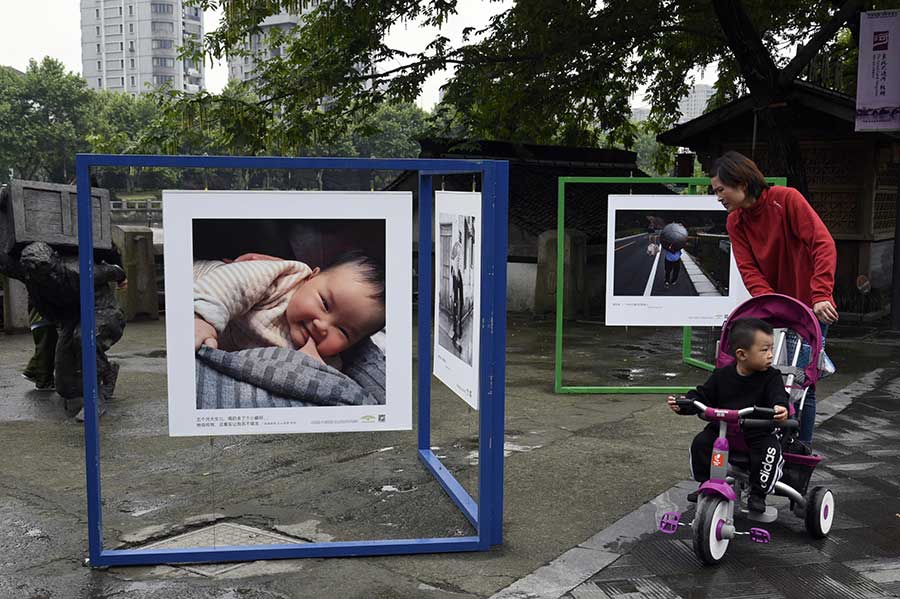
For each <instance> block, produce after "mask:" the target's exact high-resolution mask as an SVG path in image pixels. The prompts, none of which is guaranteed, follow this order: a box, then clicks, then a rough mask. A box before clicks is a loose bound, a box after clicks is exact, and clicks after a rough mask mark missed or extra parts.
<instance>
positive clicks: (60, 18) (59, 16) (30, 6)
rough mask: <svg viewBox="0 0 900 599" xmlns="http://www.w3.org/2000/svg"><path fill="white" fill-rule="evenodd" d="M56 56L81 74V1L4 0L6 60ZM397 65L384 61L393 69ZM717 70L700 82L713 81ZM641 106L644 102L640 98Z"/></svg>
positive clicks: (481, 19)
mask: <svg viewBox="0 0 900 599" xmlns="http://www.w3.org/2000/svg"><path fill="white" fill-rule="evenodd" d="M511 4H512V1H511V0H503V1H502V2H486V1H484V0H459V4H458V8H459V12H458V14H457V15H456V16H454V17H452V18H451V19H450V21H449V22H448V23H447V24H445V26H444V28H443V29H442V31H441V33H442V34H443V35H445V36H447V37H448V38H450V40H451V41H452V42H453V43H458V42H459V41H460V40H461V37H462V30H463V28H464V27H476V28H480V27H483V26H484V25H485V24H487V22H488V19H489V18H490V17H491V16H492V15H495V14H497V13H499V12H501V11H503V10H505V9H506V8H507V7H508V6H510V5H511ZM204 24H205V27H206V30H207V31H210V30H211V29H213V28H215V27H216V25H217V24H218V15H217V14H212V13H208V14H206V15H205V17H204ZM436 32H437V30H436V29H433V28H429V29H425V28H421V27H419V26H418V25H417V24H415V23H407V24H402V23H401V24H399V25H397V26H395V27H394V28H393V29H392V31H391V33H390V34H389V37H388V40H387V43H388V45H389V46H391V47H394V48H399V49H402V50H406V51H408V52H414V51H418V50H422V49H424V47H425V46H426V45H427V44H428V43H429V42H431V41H432V40H433V39H434V37H435V34H436ZM44 56H52V57H54V58H56V59H58V60H61V61H62V62H63V63H64V64H65V65H66V66H67V67H68V68H69V69H70V70H72V71H74V72H76V73H79V74H80V73H81V13H80V10H79V0H3V12H2V18H0V64H2V65H7V66H11V67H15V68H17V69H19V70H21V71H24V70H25V69H26V67H27V66H28V60H29V59H30V58H34V59H37V60H40V59H41V58H43V57H44ZM392 66H396V65H387V64H386V65H384V68H385V69H387V68H391V67H392ZM711 75H712V72H711V71H708V72H707V73H706V77H704V78H702V79H701V78H700V77H698V81H700V80H702V81H703V82H709V79H710V78H711ZM448 77H449V73H448V72H443V73H439V74H435V75H434V76H432V77H431V78H430V79H429V80H428V81H427V82H426V83H425V86H424V87H423V90H422V94H421V96H420V97H419V100H418V103H419V105H420V106H421V107H422V108H424V109H426V110H431V108H432V107H433V106H434V104H436V103H437V101H438V88H439V87H440V86H441V85H442V84H443V83H445V82H446V80H447V78H448ZM227 78H228V73H227V69H226V67H225V65H224V64H214V65H211V66H210V65H207V73H206V86H207V88H208V89H209V90H211V91H214V92H217V91H220V90H221V89H222V88H223V87H224V86H225V83H226V81H227ZM635 103H636V104H643V102H641V101H640V100H639V99H637V98H636V99H635Z"/></svg>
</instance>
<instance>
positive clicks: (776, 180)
mask: <svg viewBox="0 0 900 599" xmlns="http://www.w3.org/2000/svg"><path fill="white" fill-rule="evenodd" d="M766 182H767V183H770V184H773V185H786V184H787V179H786V178H785V177H766ZM568 183H599V184H607V185H611V184H619V185H622V184H625V185H634V184H642V185H646V184H648V183H656V184H676V185H687V186H688V190H689V192H690V193H691V194H693V195H701V191H700V190H701V189H703V188H705V187H708V186H709V179H708V178H707V177H559V179H558V189H559V195H558V199H557V225H556V360H555V362H556V364H555V366H556V368H555V373H554V381H553V391H554V393H573V394H577V393H582V394H584V393H590V394H596V395H614V394H623V393H687V392H688V391H690V390H691V389H693V387H639V386H632V387H621V386H620V387H616V386H608V387H604V386H601V387H596V386H585V387H572V386H565V385H563V384H562V355H563V346H562V342H563V285H564V279H565V256H564V252H565V237H566V233H565V229H566V219H565V216H566V184H568ZM674 197H677V196H674ZM691 350H692V345H691V327H682V336H681V360H682V362H683V363H685V364H688V365H690V366H695V367H697V368H702V369H704V370H712V369H713V368H714V366H713V365H712V364H710V363H708V362H704V361H703V360H698V359H696V358H692V357H691Z"/></svg>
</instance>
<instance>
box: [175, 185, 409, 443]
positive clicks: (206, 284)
mask: <svg viewBox="0 0 900 599" xmlns="http://www.w3.org/2000/svg"><path fill="white" fill-rule="evenodd" d="M363 195H364V194H361V193H355V194H354V193H349V194H347V193H325V192H304V193H299V192H297V193H290V192H230V193H218V192H216V193H208V192H207V193H203V192H181V193H178V192H167V193H166V194H164V197H163V202H164V218H165V219H166V222H165V230H166V234H167V243H166V254H167V258H168V259H167V260H166V281H167V285H166V305H167V315H168V319H167V321H168V322H167V324H168V325H169V326H170V329H171V332H170V336H169V338H168V342H167V345H168V347H169V355H170V359H169V361H168V364H169V381H170V387H169V395H170V397H169V399H170V402H169V408H170V410H169V412H170V423H169V425H170V426H169V428H170V433H171V434H173V435H198V434H203V435H208V434H213V435H215V434H220V435H225V434H253V433H272V432H315V431H349V430H378V429H406V428H409V427H410V425H411V421H410V415H411V405H410V404H411V395H410V391H409V389H407V390H406V391H405V392H404V391H403V389H402V388H400V385H401V384H402V382H401V381H402V380H403V379H402V378H400V376H397V375H401V374H402V371H403V370H407V371H408V368H409V364H410V360H411V355H410V340H411V326H410V324H409V319H408V318H406V319H405V318H404V315H410V314H411V294H406V295H404V294H403V289H404V288H407V289H409V288H410V287H411V277H410V276H409V273H410V272H411V251H410V248H411V246H410V245H409V244H408V243H407V244H404V243H403V241H404V234H403V233H402V232H401V229H402V230H403V231H406V233H405V239H406V240H407V241H409V240H410V237H411V233H410V228H409V227H408V226H406V225H405V224H404V222H403V221H405V223H407V224H408V223H409V219H410V218H411V214H405V212H409V206H410V204H409V202H408V201H407V200H408V199H409V196H408V194H403V193H393V194H383V193H382V194H365V195H372V196H376V197H372V198H364V197H360V196H363ZM323 196H327V197H323ZM251 206H252V211H253V216H249V215H248V214H247V210H248V207H251ZM329 212H330V214H328V213H329ZM182 233H185V234H186V235H184V236H182V235H181V234H182ZM392 233H396V234H398V236H396V237H393V238H392V236H391V235H392ZM389 240H390V241H389ZM170 246H171V247H172V250H171V252H170V251H169V248H170ZM401 248H402V249H401ZM184 249H187V251H183V250H184ZM392 252H393V254H392ZM404 263H406V264H407V265H408V268H407V269H405V270H404V269H403V264H404ZM191 357H192V358H193V359H191ZM191 366H192V367H191ZM406 386H407V387H408V386H409V382H408V379H407V382H406ZM404 395H405V396H406V397H405V399H404Z"/></svg>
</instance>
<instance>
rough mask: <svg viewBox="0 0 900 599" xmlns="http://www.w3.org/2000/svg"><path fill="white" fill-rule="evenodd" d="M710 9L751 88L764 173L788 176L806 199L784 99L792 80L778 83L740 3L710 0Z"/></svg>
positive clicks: (802, 170) (803, 173)
mask: <svg viewBox="0 0 900 599" xmlns="http://www.w3.org/2000/svg"><path fill="white" fill-rule="evenodd" d="M713 8H714V9H715V12H716V16H717V17H718V19H719V24H720V25H721V27H722V32H723V33H724V34H725V38H726V40H727V41H728V46H729V48H730V49H731V51H732V53H733V54H734V56H735V59H737V62H738V65H739V66H740V69H741V74H742V75H743V78H744V81H745V82H746V84H747V87H748V88H749V90H750V97H751V98H752V100H753V105H754V107H755V110H756V111H757V116H758V118H759V122H760V124H761V125H762V129H763V131H764V135H765V139H766V142H767V144H768V149H769V159H768V165H767V168H766V171H767V172H766V174H767V175H769V176H785V177H787V178H788V184H789V185H791V186H792V187H795V188H796V189H797V190H798V191H800V193H802V194H803V195H804V196H805V197H807V198H809V189H808V187H807V184H806V169H805V168H804V165H803V160H802V157H801V154H800V144H799V143H798V141H797V137H796V135H794V129H793V121H794V119H793V115H792V112H793V111H792V110H791V107H790V105H789V104H788V101H787V98H788V92H789V91H790V88H791V85H792V82H789V83H787V85H784V84H781V83H780V82H779V77H778V75H779V72H778V67H776V66H775V63H774V61H773V60H772V57H771V56H770V55H769V52H768V50H766V48H765V46H763V43H762V38H761V37H760V35H759V33H758V32H757V31H756V28H755V27H754V26H753V23H752V22H751V21H750V17H749V16H748V15H747V13H746V11H745V10H744V7H743V5H742V4H741V2H738V1H735V0H713Z"/></svg>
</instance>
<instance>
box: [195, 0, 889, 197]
mask: <svg viewBox="0 0 900 599" xmlns="http://www.w3.org/2000/svg"><path fill="white" fill-rule="evenodd" d="M194 3H195V4H196V5H199V6H201V7H203V8H205V9H208V8H218V7H221V8H223V9H224V11H223V19H222V22H221V26H220V27H219V28H218V29H217V30H215V31H213V32H211V33H209V34H207V36H206V37H205V39H204V40H203V41H202V44H200V45H199V46H197V47H194V48H189V49H187V53H188V54H195V55H198V56H199V55H202V54H206V55H208V56H211V57H215V58H221V57H223V56H225V55H226V54H228V53H240V52H241V51H242V49H241V48H243V42H244V40H245V39H247V37H248V36H249V35H253V34H258V33H260V32H261V29H260V23H261V22H262V21H263V20H264V19H265V18H267V17H268V16H270V15H273V14H276V13H278V12H279V11H288V12H294V13H299V12H300V11H301V9H303V8H304V7H309V5H310V3H309V2H307V1H306V0H194ZM896 6H898V0H870V1H866V0H831V1H824V0H823V1H818V2H811V1H810V0H758V1H754V2H749V1H747V0H705V1H704V0H671V1H670V0H665V1H664V0H608V1H606V2H599V3H598V2H595V1H594V0H572V1H566V2H559V1H557V0H518V1H516V2H515V3H514V4H513V5H512V6H511V7H510V8H509V9H507V10H505V11H504V12H502V13H500V14H499V15H497V16H495V17H493V18H492V19H491V20H490V22H489V23H488V24H487V26H486V27H485V28H484V29H483V30H481V31H474V30H472V29H469V30H467V31H466V32H465V38H464V41H463V43H462V44H460V45H457V46H453V45H451V43H450V41H449V40H448V39H447V38H446V37H443V36H439V37H437V38H436V39H435V40H434V41H433V42H431V43H430V44H429V45H428V46H427V47H426V48H425V50H423V51H422V52H417V53H409V52H404V51H402V50H400V49H397V48H392V47H390V46H388V45H387V44H386V42H385V38H386V34H387V32H388V31H389V29H390V28H391V27H392V26H394V25H396V24H398V23H402V22H408V21H419V22H421V23H423V24H425V25H433V26H438V27H440V26H441V25H442V24H443V23H445V22H446V20H447V18H448V17H449V16H450V15H451V14H453V13H454V12H455V11H456V7H457V2H456V0H421V1H417V0H379V1H377V2H376V1H372V0H370V1H366V0H360V1H357V2H345V1H340V0H333V1H327V0H326V1H325V2H323V3H321V4H318V5H317V6H315V8H314V9H313V10H311V12H310V13H309V14H306V15H304V18H303V20H302V21H301V24H300V25H298V26H297V27H296V28H295V31H291V32H283V31H277V32H272V33H271V34H270V39H269V40H268V43H269V44H270V47H271V46H272V45H278V46H280V47H281V48H282V51H281V53H280V56H277V57H273V58H271V59H268V60H266V61H265V62H263V63H262V64H261V65H260V67H259V68H258V69H257V71H256V72H255V75H256V80H255V85H256V89H257V91H258V95H259V97H260V98H261V100H260V104H259V106H260V107H261V108H260V109H257V110H255V111H254V112H252V113H248V114H247V115H246V116H247V118H251V119H252V120H254V122H257V123H258V128H259V130H260V131H261V132H266V133H269V132H270V129H271V128H274V127H280V130H279V132H278V134H279V135H283V136H285V137H286V138H289V139H292V140H301V139H303V140H306V141H307V142H308V141H310V140H313V139H315V140H319V141H321V140H323V139H327V138H329V137H331V136H336V135H339V134H340V132H341V131H342V130H344V129H345V128H346V122H347V120H348V119H358V118H359V117H358V115H359V114H360V113H363V114H369V113H371V112H372V111H374V110H375V107H376V106H377V105H378V104H380V103H382V102H384V101H386V100H390V101H407V102H409V101H413V100H414V99H415V98H416V97H417V96H418V94H419V92H420V90H421V87H422V84H423V82H424V81H425V79H426V78H427V77H428V76H429V75H431V74H433V73H436V72H438V71H440V70H442V69H444V68H452V69H454V74H453V77H452V79H451V80H450V81H449V83H448V84H447V86H446V95H445V100H446V101H447V102H448V103H449V104H452V105H453V106H454V107H455V109H456V110H457V111H458V113H459V115H460V116H461V118H462V119H463V122H464V124H465V127H466V129H467V130H468V131H469V132H470V133H471V134H472V135H473V136H476V137H482V138H487V139H502V140H508V141H518V142H532V143H551V144H552V143H563V144H583V145H593V144H596V143H597V142H598V140H599V139H600V138H601V136H603V137H605V138H606V139H607V140H609V142H610V143H614V144H619V143H622V144H624V145H626V146H631V145H632V144H633V143H634V141H635V138H636V136H637V134H638V131H637V128H636V127H635V125H634V124H633V123H632V122H631V120H630V118H629V117H630V109H629V100H630V98H631V97H632V96H633V95H634V94H635V93H636V92H637V91H638V89H639V88H640V87H641V86H643V85H646V86H647V92H646V100H647V101H648V102H649V103H650V104H651V106H652V107H653V109H652V111H651V114H650V118H649V121H648V126H649V127H650V128H651V130H652V131H655V132H660V131H662V130H665V129H666V128H668V127H669V126H671V125H672V124H674V123H675V122H676V121H677V119H678V116H679V114H678V102H679V100H680V99H681V98H682V97H683V96H684V95H685V94H686V93H687V91H688V90H689V89H690V87H691V85H692V83H693V81H692V76H691V72H692V71H693V70H694V69H696V68H698V67H700V68H702V67H709V66H710V65H716V67H715V68H716V69H717V74H718V82H717V84H716V87H717V94H718V95H717V101H718V102H720V103H721V102H724V101H728V100H731V99H735V98H737V97H739V96H740V95H742V94H745V93H747V94H749V95H750V96H752V98H753V100H754V103H755V104H756V109H757V113H758V115H759V118H760V120H761V122H762V123H764V124H765V125H766V126H767V131H768V135H769V139H768V140H767V142H768V144H769V148H770V158H771V161H772V163H773V166H774V167H775V168H777V169H778V170H779V174H785V175H787V176H788V178H789V180H790V181H791V183H792V184H794V185H796V186H797V187H799V188H800V189H801V190H802V191H805V187H806V184H805V177H804V173H803V167H802V161H801V160H800V152H799V149H798V144H797V139H796V136H795V135H794V132H793V129H792V121H791V106H790V103H789V101H788V97H789V92H790V91H791V87H792V85H793V84H794V82H795V81H796V79H797V77H798V75H800V73H801V71H802V70H803V69H804V68H805V67H806V66H807V65H808V64H809V63H810V61H811V60H812V59H813V57H815V56H816V55H817V54H819V53H821V52H826V51H828V49H829V46H830V45H833V44H834V40H835V38H836V36H837V35H838V33H839V32H841V31H842V30H846V29H849V30H850V31H851V32H852V31H853V30H855V28H856V27H858V20H859V13H860V11H862V10H868V9H874V8H888V7H896ZM793 48H796V52H795V53H794V54H793V55H792V56H791V50H792V49H793ZM385 64H391V65H394V64H398V66H391V67H390V68H385V67H384V66H383V65H385ZM323 98H328V103H327V106H323V102H322V99H323ZM276 113H277V114H278V115H280V116H281V117H283V118H280V119H273V118H268V117H272V116H273V115H275V114H276ZM262 137H265V136H262Z"/></svg>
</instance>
